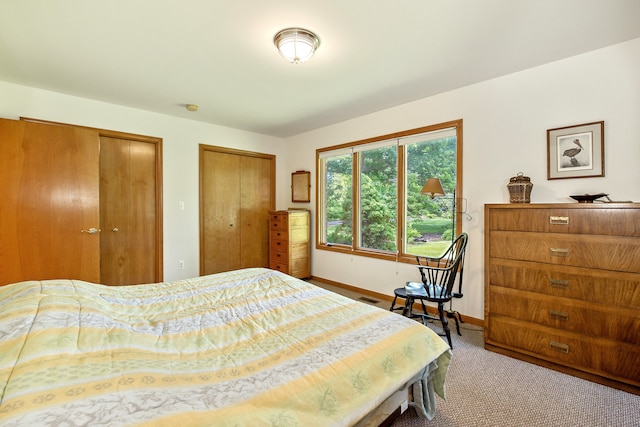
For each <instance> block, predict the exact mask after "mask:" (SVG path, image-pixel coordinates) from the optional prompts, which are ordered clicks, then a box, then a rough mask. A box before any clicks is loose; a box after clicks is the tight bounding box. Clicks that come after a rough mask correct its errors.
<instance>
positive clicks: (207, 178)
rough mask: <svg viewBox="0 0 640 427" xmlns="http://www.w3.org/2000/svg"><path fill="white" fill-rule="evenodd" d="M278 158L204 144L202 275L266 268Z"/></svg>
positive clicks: (201, 217) (202, 153) (201, 191)
mask: <svg viewBox="0 0 640 427" xmlns="http://www.w3.org/2000/svg"><path fill="white" fill-rule="evenodd" d="M274 204H275V157H274V156H272V155H268V154H260V153H252V152H245V151H240V150H233V149H226V148H220V147H212V146H205V145H201V146H200V274H202V275H205V274H213V273H219V272H223V271H230V270H236V269H239V268H246V267H267V266H268V265H269V257H268V254H269V253H268V240H269V239H268V238H269V226H268V220H269V210H271V209H272V207H273V206H274Z"/></svg>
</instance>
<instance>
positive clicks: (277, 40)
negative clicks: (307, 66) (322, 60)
mask: <svg viewBox="0 0 640 427" xmlns="http://www.w3.org/2000/svg"><path fill="white" fill-rule="evenodd" d="M273 44H275V45H276V47H277V48H278V51H279V52H280V55H282V57H283V58H285V59H286V60H287V61H289V62H292V63H298V62H305V61H306V60H308V59H309V58H311V57H312V56H313V54H314V53H315V51H316V49H318V47H319V46H320V39H319V38H318V36H316V35H315V34H313V33H312V32H311V31H309V30H305V29H302V28H285V29H284V30H282V31H280V32H278V34H276V35H275V36H274V38H273Z"/></svg>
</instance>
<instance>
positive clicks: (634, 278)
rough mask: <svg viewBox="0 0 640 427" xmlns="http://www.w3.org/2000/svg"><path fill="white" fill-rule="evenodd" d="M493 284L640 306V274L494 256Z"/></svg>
mask: <svg viewBox="0 0 640 427" xmlns="http://www.w3.org/2000/svg"><path fill="white" fill-rule="evenodd" d="M488 268H489V277H490V279H489V283H487V285H491V286H501V287H506V288H513V289H519V290H522V291H528V292H536V293H540V294H545V295H551V296H557V297H565V298H572V299H577V300H581V301H590V302H594V303H600V304H605V305H611V306H619V307H628V308H633V309H636V310H640V274H636V273H616V274H611V273H610V272H608V271H605V270H592V269H588V268H583V267H565V266H560V265H547V264H540V263H533V262H526V261H514V260H508V259H500V258H491V259H490V261H489V267H488Z"/></svg>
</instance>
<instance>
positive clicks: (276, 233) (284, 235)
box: [269, 229, 289, 241]
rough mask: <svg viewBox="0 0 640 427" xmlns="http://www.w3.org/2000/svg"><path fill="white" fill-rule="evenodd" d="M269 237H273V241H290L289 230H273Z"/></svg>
mask: <svg viewBox="0 0 640 427" xmlns="http://www.w3.org/2000/svg"><path fill="white" fill-rule="evenodd" d="M269 235H270V237H271V240H272V241H273V240H285V241H286V240H289V232H288V231H287V230H280V229H276V230H271V231H270V232H269Z"/></svg>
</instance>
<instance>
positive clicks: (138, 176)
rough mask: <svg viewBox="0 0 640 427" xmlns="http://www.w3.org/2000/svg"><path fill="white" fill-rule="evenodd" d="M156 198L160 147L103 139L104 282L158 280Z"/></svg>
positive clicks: (119, 283)
mask: <svg viewBox="0 0 640 427" xmlns="http://www.w3.org/2000/svg"><path fill="white" fill-rule="evenodd" d="M156 194H157V189H156V144H153V143H148V142H141V141H135V140H128V139H121V138H112V137H106V136H101V137H100V222H101V228H102V234H101V239H100V254H101V266H100V276H101V277H100V280H101V282H102V283H104V284H107V285H129V284H137V283H153V282H156V281H158V278H157V277H156V271H157V266H156V251H157V247H156V245H157V242H156V216H157V214H158V213H157V211H156Z"/></svg>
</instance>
